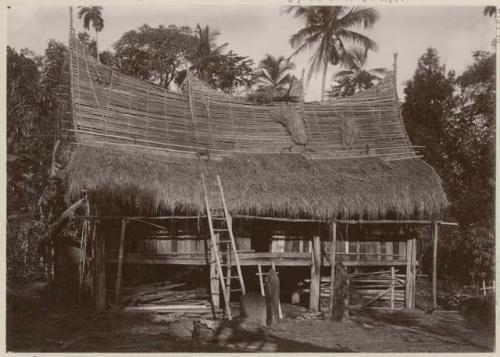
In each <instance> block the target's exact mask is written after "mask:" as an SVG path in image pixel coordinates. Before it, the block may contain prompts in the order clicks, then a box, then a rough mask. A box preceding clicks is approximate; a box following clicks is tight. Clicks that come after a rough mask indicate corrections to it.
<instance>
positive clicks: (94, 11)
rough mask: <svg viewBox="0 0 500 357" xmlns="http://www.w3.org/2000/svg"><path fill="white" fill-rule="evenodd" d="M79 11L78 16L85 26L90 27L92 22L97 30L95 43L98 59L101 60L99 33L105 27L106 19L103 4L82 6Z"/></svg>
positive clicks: (86, 28) (85, 27)
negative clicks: (103, 13)
mask: <svg viewBox="0 0 500 357" xmlns="http://www.w3.org/2000/svg"><path fill="white" fill-rule="evenodd" d="M79 8H80V11H78V18H79V19H82V21H83V28H84V29H85V30H89V29H90V24H91V23H92V27H93V28H94V30H95V43H96V53H97V61H98V62H99V47H98V34H99V32H101V31H102V29H103V28H104V19H103V18H102V6H80V7H79Z"/></svg>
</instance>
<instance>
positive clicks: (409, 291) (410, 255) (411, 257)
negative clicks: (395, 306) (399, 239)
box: [405, 238, 417, 309]
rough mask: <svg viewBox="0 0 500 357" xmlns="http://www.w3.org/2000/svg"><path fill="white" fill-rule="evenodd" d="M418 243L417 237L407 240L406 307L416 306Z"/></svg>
mask: <svg viewBox="0 0 500 357" xmlns="http://www.w3.org/2000/svg"><path fill="white" fill-rule="evenodd" d="M416 249H417V243H416V239H415V238H409V239H408V240H407V241H406V289H405V290H406V291H405V295H406V299H405V300H406V301H405V302H406V308H408V309H413V308H415V274H416V272H415V266H416V257H417V252H416Z"/></svg>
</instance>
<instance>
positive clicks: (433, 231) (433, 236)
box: [432, 222, 438, 308]
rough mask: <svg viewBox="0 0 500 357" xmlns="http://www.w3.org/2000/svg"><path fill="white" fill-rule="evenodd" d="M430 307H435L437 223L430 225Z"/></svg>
mask: <svg viewBox="0 0 500 357" xmlns="http://www.w3.org/2000/svg"><path fill="white" fill-rule="evenodd" d="M432 242H433V250H432V307H433V308H436V307H437V251H438V222H433V224H432Z"/></svg>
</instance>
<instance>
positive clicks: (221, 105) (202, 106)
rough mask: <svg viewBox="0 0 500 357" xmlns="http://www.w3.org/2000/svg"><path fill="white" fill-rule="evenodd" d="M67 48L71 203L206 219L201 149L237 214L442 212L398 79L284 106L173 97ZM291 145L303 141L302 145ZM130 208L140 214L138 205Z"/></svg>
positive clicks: (192, 94) (201, 95) (203, 95)
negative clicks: (412, 136)
mask: <svg viewBox="0 0 500 357" xmlns="http://www.w3.org/2000/svg"><path fill="white" fill-rule="evenodd" d="M70 43H71V51H70V52H71V56H70V66H69V67H70V70H69V72H70V74H71V75H70V80H71V86H70V87H71V101H72V113H73V115H72V116H71V120H68V121H66V122H64V123H63V128H64V129H65V130H66V131H67V132H69V133H71V137H72V142H73V144H75V145H74V147H75V150H74V153H73V156H72V159H71V161H70V163H69V165H68V167H67V180H68V181H67V183H68V188H69V189H68V198H70V199H75V198H78V197H79V196H80V192H81V190H82V189H85V190H87V192H88V193H89V196H90V198H91V200H92V202H94V204H99V205H100V207H105V206H110V205H111V206H113V205H114V206H115V207H120V209H121V210H122V213H123V210H126V209H127V207H129V208H130V207H132V208H131V209H135V208H137V207H140V208H141V209H142V211H143V213H144V214H151V215H153V214H155V213H161V212H172V211H174V212H185V213H187V212H191V213H195V212H204V211H205V207H204V204H203V202H204V201H203V199H202V198H203V196H202V186H201V177H200V173H201V172H202V168H201V166H200V165H201V164H200V162H199V161H198V160H197V159H196V153H197V152H209V153H210V155H211V156H212V157H213V158H214V159H215V160H214V162H215V165H216V166H217V167H218V170H219V172H220V174H221V176H222V181H223V186H224V190H225V194H226V198H227V203H228V206H229V209H230V211H231V212H232V213H233V214H234V213H238V214H252V215H274V216H288V217H314V218H325V219H328V218H332V217H363V218H366V217H370V218H374V217H390V216H392V217H421V216H427V217H428V216H431V215H435V214H437V213H439V211H440V210H441V209H442V208H443V207H444V206H446V205H447V201H446V197H445V194H444V192H443V189H442V185H441V181H440V179H439V177H438V175H437V174H436V172H435V171H434V170H433V169H432V168H431V167H430V166H428V165H427V164H426V163H425V162H423V161H421V160H420V159H418V155H417V154H416V152H415V151H414V148H413V147H412V146H411V144H410V142H409V140H408V137H407V135H406V131H405V129H404V126H403V123H402V120H401V116H400V112H399V107H398V101H397V95H396V86H395V72H392V73H389V74H388V75H387V77H386V78H385V79H384V80H383V81H382V82H381V83H380V84H379V85H377V86H375V87H373V88H372V89H370V90H368V91H366V92H364V93H363V94H362V95H358V96H353V97H352V98H345V99H341V100H338V101H332V102H320V103H304V102H303V98H302V100H301V101H299V103H295V104H291V105H290V107H289V108H287V110H286V111H283V112H287V111H291V112H293V113H294V115H293V120H300V121H301V122H300V123H294V124H300V125H296V127H298V128H300V130H301V131H302V132H301V135H305V138H306V139H307V140H306V145H300V144H302V143H301V142H299V143H298V144H297V140H295V142H294V140H292V136H293V133H292V132H291V131H293V128H291V127H292V126H289V127H285V126H286V125H287V124H286V123H287V120H281V122H280V121H279V120H276V119H275V118H273V113H276V109H277V106H280V105H283V104H273V105H256V104H252V103H249V102H246V101H244V100H242V99H239V98H233V97H231V96H228V95H221V94H219V93H216V92H213V93H212V92H210V91H209V90H208V91H207V90H206V88H205V89H203V90H198V89H197V88H196V86H194V85H190V83H187V89H186V91H185V92H171V91H167V90H165V89H163V88H159V87H156V86H154V85H152V84H148V83H144V82H142V81H139V80H137V79H134V78H131V77H127V76H124V75H122V74H120V73H118V72H116V71H114V70H112V69H110V68H107V67H105V66H102V65H100V64H97V63H96V62H95V61H94V59H92V58H90V57H88V56H87V55H86V54H85V53H84V50H83V47H82V46H81V45H78V44H77V42H76V41H70ZM295 139H296V138H295ZM134 207H135V208H134Z"/></svg>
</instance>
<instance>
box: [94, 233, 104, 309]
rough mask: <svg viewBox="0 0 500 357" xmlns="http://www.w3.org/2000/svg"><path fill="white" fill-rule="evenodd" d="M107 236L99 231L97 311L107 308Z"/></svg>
mask: <svg viewBox="0 0 500 357" xmlns="http://www.w3.org/2000/svg"><path fill="white" fill-rule="evenodd" d="M105 238H106V237H105V236H104V235H103V234H102V232H99V231H98V233H97V235H96V240H95V262H94V274H95V278H94V282H95V301H96V310H97V312H100V311H103V310H104V309H106V252H105V247H106V239H105Z"/></svg>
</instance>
